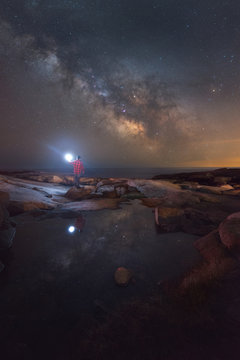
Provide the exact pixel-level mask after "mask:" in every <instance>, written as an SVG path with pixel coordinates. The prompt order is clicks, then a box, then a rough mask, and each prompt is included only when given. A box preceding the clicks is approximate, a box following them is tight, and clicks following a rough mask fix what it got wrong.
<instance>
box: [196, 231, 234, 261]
mask: <svg viewBox="0 0 240 360" xmlns="http://www.w3.org/2000/svg"><path fill="white" fill-rule="evenodd" d="M194 246H195V248H196V249H198V251H199V252H200V254H201V255H202V256H203V258H204V259H205V260H206V261H208V262H209V263H212V262H214V263H217V262H220V261H221V260H222V259H223V258H225V257H228V256H229V254H228V253H227V251H226V248H225V247H224V245H223V244H222V243H221V239H220V236H219V232H218V230H214V231H212V232H210V233H209V234H207V235H206V236H204V237H202V238H200V239H198V240H197V241H195V243H194Z"/></svg>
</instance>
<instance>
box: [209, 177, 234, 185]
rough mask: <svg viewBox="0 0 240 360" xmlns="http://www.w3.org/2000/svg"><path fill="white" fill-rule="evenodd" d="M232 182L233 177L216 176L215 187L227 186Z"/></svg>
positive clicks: (214, 179)
mask: <svg viewBox="0 0 240 360" xmlns="http://www.w3.org/2000/svg"><path fill="white" fill-rule="evenodd" d="M231 180H232V178H231V177H227V176H216V177H214V178H213V183H214V185H225V184H227V183H228V182H230V181H231Z"/></svg>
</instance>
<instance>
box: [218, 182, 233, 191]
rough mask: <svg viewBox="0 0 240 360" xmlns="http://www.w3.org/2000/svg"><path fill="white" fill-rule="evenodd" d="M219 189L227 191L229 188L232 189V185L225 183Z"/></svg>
mask: <svg viewBox="0 0 240 360" xmlns="http://www.w3.org/2000/svg"><path fill="white" fill-rule="evenodd" d="M220 189H221V190H223V191H229V190H234V187H233V186H232V185H229V184H226V185H222V186H220Z"/></svg>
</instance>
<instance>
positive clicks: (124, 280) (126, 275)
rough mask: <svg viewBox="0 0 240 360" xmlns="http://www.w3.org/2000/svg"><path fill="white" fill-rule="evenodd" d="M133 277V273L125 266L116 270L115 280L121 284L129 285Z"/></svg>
mask: <svg viewBox="0 0 240 360" xmlns="http://www.w3.org/2000/svg"><path fill="white" fill-rule="evenodd" d="M131 279H132V273H131V271H130V270H128V269H126V268H125V267H119V268H117V270H116V271H115V274H114V280H115V283H116V284H117V285H119V286H127V285H128V284H129V282H130V280H131Z"/></svg>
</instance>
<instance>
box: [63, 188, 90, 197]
mask: <svg viewBox="0 0 240 360" xmlns="http://www.w3.org/2000/svg"><path fill="white" fill-rule="evenodd" d="M94 190H95V186H84V187H80V188H76V187H71V188H70V189H69V190H68V191H67V193H66V194H65V197H66V198H68V199H71V200H82V199H86V198H87V197H88V196H89V195H90V194H91V193H92V192H93V191H94Z"/></svg>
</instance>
